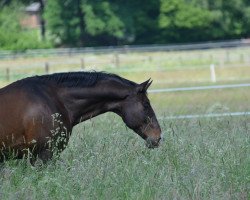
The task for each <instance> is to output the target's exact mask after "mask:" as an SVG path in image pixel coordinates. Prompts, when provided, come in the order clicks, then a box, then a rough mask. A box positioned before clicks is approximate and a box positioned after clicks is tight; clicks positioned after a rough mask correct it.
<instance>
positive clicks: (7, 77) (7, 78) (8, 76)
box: [6, 68, 10, 82]
mask: <svg viewBox="0 0 250 200" xmlns="http://www.w3.org/2000/svg"><path fill="white" fill-rule="evenodd" d="M6 81H8V82H9V81H10V69H9V68H6Z"/></svg>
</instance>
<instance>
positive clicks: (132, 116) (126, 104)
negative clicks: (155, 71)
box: [118, 80, 161, 148]
mask: <svg viewBox="0 0 250 200" xmlns="http://www.w3.org/2000/svg"><path fill="white" fill-rule="evenodd" d="M151 83H152V81H151V82H150V80H148V81H145V82H144V83H141V84H138V85H136V86H135V88H134V89H133V90H132V91H131V92H130V93H129V95H127V96H126V98H124V99H123V100H122V101H121V102H120V109H119V113H118V114H119V115H120V116H121V117H122V119H123V121H124V122H125V124H126V125H127V126H128V127H129V128H131V129H132V130H134V131H135V132H136V133H137V134H138V135H140V136H141V137H142V138H143V139H144V140H145V141H146V145H147V146H148V147H149V148H155V147H158V146H159V142H160V140H161V128H160V126H159V123H158V121H157V119H156V116H155V113H154V110H153V109H152V107H151V105H150V101H149V99H148V97H147V89H148V88H149V86H150V85H151Z"/></svg>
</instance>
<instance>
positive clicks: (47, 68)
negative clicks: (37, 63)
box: [45, 62, 49, 74]
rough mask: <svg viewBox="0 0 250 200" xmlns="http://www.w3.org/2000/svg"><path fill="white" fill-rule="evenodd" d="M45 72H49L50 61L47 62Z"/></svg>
mask: <svg viewBox="0 0 250 200" xmlns="http://www.w3.org/2000/svg"><path fill="white" fill-rule="evenodd" d="M45 74H49V63H48V62H46V63H45Z"/></svg>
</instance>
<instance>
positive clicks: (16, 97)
mask: <svg viewBox="0 0 250 200" xmlns="http://www.w3.org/2000/svg"><path fill="white" fill-rule="evenodd" d="M42 87H44V86H43V85H39V83H37V82H29V81H28V80H27V81H20V82H16V83H14V84H11V85H9V86H7V87H5V88H3V89H1V90H0V147H1V148H6V147H8V148H13V149H23V148H27V147H29V146H30V145H32V142H33V141H37V140H40V141H41V139H44V138H45V137H46V135H44V134H45V133H46V134H49V133H48V130H46V131H42V130H43V129H45V128H47V129H49V128H50V127H51V126H52V120H51V114H52V113H53V112H54V111H52V110H53V108H54V107H55V106H53V99H50V95H49V94H48V92H47V91H46V87H44V88H42ZM50 100H51V101H50ZM49 102H50V103H49Z"/></svg>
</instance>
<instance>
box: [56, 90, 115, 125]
mask: <svg viewBox="0 0 250 200" xmlns="http://www.w3.org/2000/svg"><path fill="white" fill-rule="evenodd" d="M108 95H110V93H109V92H107V91H105V90H104V89H103V87H100V86H97V87H86V88H65V89H63V90H61V91H60V97H61V99H62V101H63V103H64V105H65V107H66V109H67V111H68V113H69V118H70V120H71V124H72V125H76V124H78V123H80V122H82V121H85V120H88V119H90V118H93V117H95V116H97V115H100V114H102V113H105V112H108V111H112V110H113V109H114V108H115V106H117V103H114V102H113V101H112V100H110V96H108Z"/></svg>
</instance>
